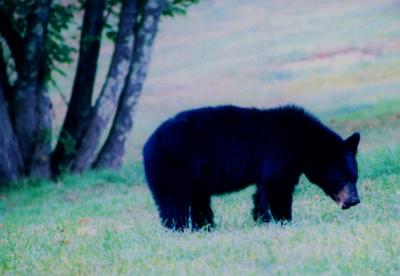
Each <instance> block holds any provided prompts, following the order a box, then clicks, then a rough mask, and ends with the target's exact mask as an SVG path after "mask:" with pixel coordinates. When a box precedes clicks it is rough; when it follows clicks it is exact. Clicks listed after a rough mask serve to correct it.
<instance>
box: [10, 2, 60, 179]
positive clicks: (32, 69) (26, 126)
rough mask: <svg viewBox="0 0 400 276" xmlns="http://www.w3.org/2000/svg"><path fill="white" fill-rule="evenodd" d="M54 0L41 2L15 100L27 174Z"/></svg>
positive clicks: (27, 42) (29, 34) (36, 8)
mask: <svg viewBox="0 0 400 276" xmlns="http://www.w3.org/2000/svg"><path fill="white" fill-rule="evenodd" d="M51 2H52V0H37V1H36V2H35V6H34V10H33V13H32V16H31V20H30V22H29V24H28V26H29V27H28V29H27V33H26V37H25V40H24V42H25V47H24V53H23V60H22V65H21V70H20V72H19V75H18V81H17V88H16V101H15V103H16V104H15V132H16V135H17V137H18V141H19V145H20V149H21V153H22V157H23V160H24V167H25V171H26V173H27V172H28V168H29V166H30V161H31V156H32V153H33V147H34V145H35V139H36V134H37V133H36V131H37V113H36V109H37V94H36V92H37V89H38V77H39V73H40V68H39V67H40V66H38V65H39V64H41V60H42V59H43V53H44V48H45V34H46V28H47V23H48V18H49V13H50V8H51Z"/></svg>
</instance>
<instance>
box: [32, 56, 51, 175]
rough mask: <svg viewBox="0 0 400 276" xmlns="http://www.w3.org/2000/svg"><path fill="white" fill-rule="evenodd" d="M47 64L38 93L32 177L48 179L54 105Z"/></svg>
mask: <svg viewBox="0 0 400 276" xmlns="http://www.w3.org/2000/svg"><path fill="white" fill-rule="evenodd" d="M45 62H46V60H45V59H43V60H42V63H43V64H42V65H41V68H42V72H41V76H40V82H41V84H42V85H41V86H40V88H39V90H38V91H37V101H38V103H37V120H38V122H37V124H38V126H37V139H36V144H35V147H34V151H33V155H32V162H31V167H30V176H33V177H37V178H44V179H48V178H50V176H51V170H50V156H51V139H52V105H51V101H50V98H49V97H48V95H47V93H48V91H47V86H46V85H45V81H46V75H47V74H48V73H49V72H48V68H47V67H46V64H45Z"/></svg>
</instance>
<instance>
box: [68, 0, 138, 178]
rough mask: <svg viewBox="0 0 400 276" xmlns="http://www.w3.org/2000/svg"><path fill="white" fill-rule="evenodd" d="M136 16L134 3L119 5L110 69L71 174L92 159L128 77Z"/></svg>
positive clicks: (131, 0) (78, 170)
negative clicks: (119, 10) (116, 31)
mask: <svg viewBox="0 0 400 276" xmlns="http://www.w3.org/2000/svg"><path fill="white" fill-rule="evenodd" d="M136 13H137V0H124V1H123V2H122V7H121V12H120V19H119V27H118V34H117V41H116V44H115V50H114V54H113V57H112V60H111V65H110V69H109V71H108V75H107V78H106V80H105V82H104V85H103V88H102V90H101V93H100V96H99V98H98V99H97V101H96V105H95V107H94V110H93V112H92V114H91V118H90V121H89V124H88V127H87V130H86V131H85V133H84V135H83V137H82V138H81V139H80V141H79V145H78V150H77V154H76V158H75V161H74V164H73V166H72V171H73V172H82V171H84V170H86V169H88V168H90V167H91V166H92V164H93V162H94V161H95V158H96V153H97V152H96V150H97V149H98V144H99V141H100V139H101V137H102V135H103V134H104V131H105V130H106V129H107V126H108V123H109V121H110V119H111V118H112V116H113V114H114V113H115V110H116V107H117V101H118V99H119V97H120V95H121V92H122V88H123V85H124V83H125V79H126V77H127V75H128V71H129V65H130V62H131V57H132V51H133V46H134V25H135V21H136V15H137V14H136Z"/></svg>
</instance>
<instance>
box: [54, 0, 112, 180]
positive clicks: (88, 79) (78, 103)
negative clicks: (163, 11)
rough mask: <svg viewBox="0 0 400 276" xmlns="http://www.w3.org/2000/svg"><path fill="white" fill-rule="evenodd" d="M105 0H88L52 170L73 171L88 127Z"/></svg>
mask: <svg viewBox="0 0 400 276" xmlns="http://www.w3.org/2000/svg"><path fill="white" fill-rule="evenodd" d="M104 8H105V0H87V1H86V4H85V15H84V19H83V26H82V34H81V41H80V48H79V60H78V68H77V70H76V76H75V80H74V85H73V88H72V95H71V100H70V103H69V106H68V111H67V115H66V117H65V121H64V125H63V127H62V130H61V133H60V138H59V140H58V144H57V146H56V149H55V151H54V153H53V155H52V170H53V173H55V174H58V173H59V172H60V169H61V168H63V169H67V170H69V169H70V165H71V162H72V160H73V158H74V156H75V154H76V149H77V141H78V140H79V138H80V137H81V136H82V134H83V132H84V130H85V129H86V127H87V124H88V119H89V115H90V112H91V108H92V93H93V86H94V81H95V77H96V71H97V59H98V56H99V50H100V42H101V33H102V30H103V21H104V16H103V13H104Z"/></svg>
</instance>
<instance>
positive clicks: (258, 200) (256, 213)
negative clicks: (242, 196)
mask: <svg viewBox="0 0 400 276" xmlns="http://www.w3.org/2000/svg"><path fill="white" fill-rule="evenodd" d="M253 200H254V209H253V219H254V221H256V222H265V223H268V222H270V221H271V215H270V214H269V205H268V199H267V196H266V193H265V188H264V187H263V186H262V185H258V186H257V191H256V193H255V194H254V195H253Z"/></svg>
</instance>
